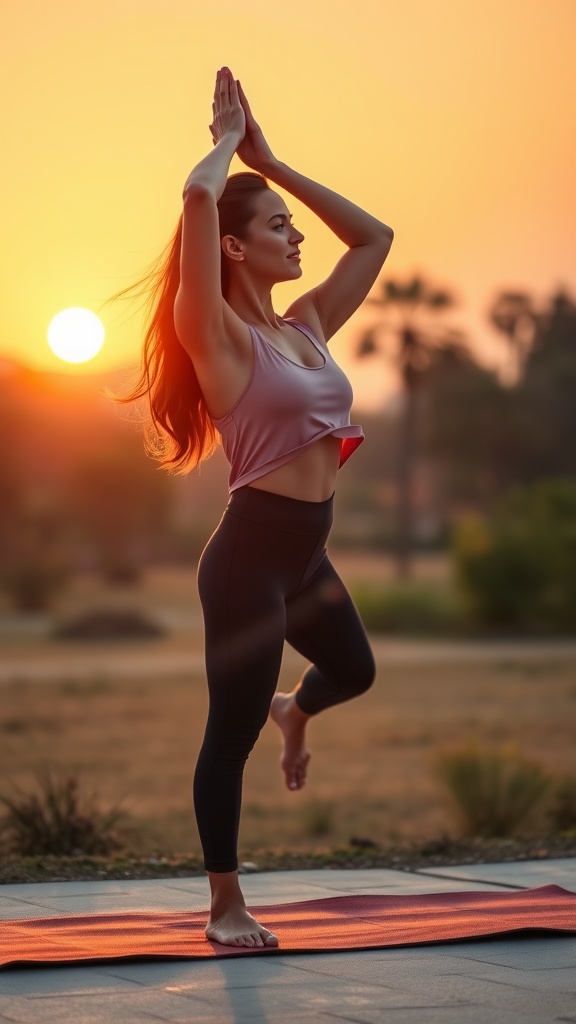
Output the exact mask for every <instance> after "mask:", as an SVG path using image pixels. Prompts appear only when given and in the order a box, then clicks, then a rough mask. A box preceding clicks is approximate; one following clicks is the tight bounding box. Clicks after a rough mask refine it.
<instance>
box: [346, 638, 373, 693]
mask: <svg viewBox="0 0 576 1024" xmlns="http://www.w3.org/2000/svg"><path fill="white" fill-rule="evenodd" d="M375 678H376V662H375V661H374V655H373V654H372V651H371V650H370V648H367V650H366V651H365V652H364V654H363V655H362V656H361V657H358V658H357V659H356V660H355V662H354V666H353V669H352V673H351V676H350V679H349V680H348V685H349V686H350V688H351V691H352V692H351V696H353V697H360V696H361V694H363V693H366V692H367V691H368V690H369V689H370V687H371V686H372V685H373V683H374V680H375Z"/></svg>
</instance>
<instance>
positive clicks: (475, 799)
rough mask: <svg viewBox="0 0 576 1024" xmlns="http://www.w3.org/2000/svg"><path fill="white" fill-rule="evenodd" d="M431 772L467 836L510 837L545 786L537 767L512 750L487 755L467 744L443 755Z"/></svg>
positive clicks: (505, 748) (537, 800) (486, 751)
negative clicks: (452, 806) (453, 807)
mask: <svg viewBox="0 0 576 1024" xmlns="http://www.w3.org/2000/svg"><path fill="white" fill-rule="evenodd" d="M435 770H436V773H437V775H438V777H439V779H440V781H441V782H442V783H443V785H444V786H445V788H446V789H447V791H448V793H449V794H450V797H451V799H452V801H453V804H454V806H455V808H456V812H457V815H458V817H459V819H460V824H461V826H462V829H463V831H464V833H465V834H466V835H469V836H484V837H488V838H505V837H509V836H513V835H514V834H515V832H516V830H517V829H518V828H519V826H520V825H522V824H523V823H524V822H525V820H526V819H527V818H528V815H529V814H530V812H531V811H532V810H534V808H535V807H536V806H537V805H538V804H539V803H540V801H541V800H542V798H543V797H544V795H545V794H546V792H547V791H548V789H549V786H550V780H549V778H548V776H547V775H546V773H545V772H544V770H543V769H542V767H541V766H540V765H539V764H538V763H537V762H536V761H532V760H529V759H528V758H525V757H523V756H522V755H521V754H520V753H519V752H518V751H516V750H515V749H514V748H512V747H501V748H500V749H498V750H490V749H487V748H483V747H480V746H477V745H476V744H474V743H472V742H469V743H468V744H467V745H466V746H463V747H460V748H455V749H451V750H449V749H444V750H441V751H440V752H439V753H438V754H437V756H436V760H435Z"/></svg>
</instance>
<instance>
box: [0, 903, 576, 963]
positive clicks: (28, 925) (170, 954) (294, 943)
mask: <svg viewBox="0 0 576 1024" xmlns="http://www.w3.org/2000/svg"><path fill="white" fill-rule="evenodd" d="M250 909H251V911H252V913H253V914H255V915H256V916H257V918H258V920H259V921H260V922H261V923H262V924H264V925H265V926H266V927H267V928H270V929H271V930H272V931H273V932H274V933H275V934H276V935H278V938H279V940H280V946H279V947H278V949H270V948H265V949H246V948H238V947H235V946H221V945H219V944H218V943H216V942H208V941H207V940H206V938H205V936H204V932H203V929H204V926H205V924H206V916H207V915H206V911H202V912H195V913H187V912H186V911H178V912H177V913H172V912H166V913H157V912H154V913H119V914H77V915H74V916H72V917H43V918H32V919H30V918H29V919H27V920H24V921H2V922H0V966H2V967H9V966H16V965H20V966H22V965H28V966H32V965H38V964H71V963H86V962H100V963H101V962H105V961H111V960H127V959H137V958H143V959H147V960H150V959H152V960H157V959H160V960H169V959H187V960H188V959H196V958H202V957H215V956H216V957H224V956H271V955H275V954H276V953H302V952H307V953H312V952H317V953H324V952H342V951H345V950H348V949H382V948H385V947H390V946H412V945H425V944H427V943H433V942H449V941H455V940H458V939H471V938H480V937H482V936H484V937H487V936H495V935H502V934H505V933H508V932H518V931H526V930H529V931H538V932H541V931H552V932H565V933H576V893H573V892H569V891H567V890H566V889H562V888H560V886H558V885H545V886H542V887H541V888H538V889H522V890H521V891H519V892H516V891H514V892H486V891H483V892H447V893H430V894H424V895H418V896H380V895H379V896H335V897H332V898H328V899H321V900H306V901H305V902H303V903H281V904H273V905H271V906H265V907H252V908H250Z"/></svg>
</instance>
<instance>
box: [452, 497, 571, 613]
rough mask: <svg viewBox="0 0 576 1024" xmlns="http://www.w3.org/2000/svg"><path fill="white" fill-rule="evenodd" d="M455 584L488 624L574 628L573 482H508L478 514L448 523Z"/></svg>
mask: <svg viewBox="0 0 576 1024" xmlns="http://www.w3.org/2000/svg"><path fill="white" fill-rule="evenodd" d="M452 554H453V558H454V561H455V566H456V578H457V583H458V585H459V586H460V588H461V590H462V592H463V594H464V595H465V597H466V598H467V600H469V602H470V604H471V607H472V610H473V612H474V614H475V615H476V617H477V619H478V620H479V621H480V622H481V623H483V624H485V625H488V626H492V627H493V626H498V627H500V628H507V627H515V628H520V629H522V630H527V629H538V630H540V631H545V632H550V631H551V630H552V631H558V629H574V628H575V627H576V484H575V483H573V482H572V481H564V480H557V481H541V482H540V483H538V484H534V485H532V486H530V487H527V488H525V489H520V488H516V489H514V490H512V491H510V492H509V493H508V494H506V495H504V497H502V498H501V499H500V500H499V501H498V502H496V503H495V505H494V507H493V509H492V512H491V513H490V515H489V516H488V517H487V518H486V520H481V519H479V518H475V517H467V518H464V519H463V520H461V521H460V522H459V523H458V524H457V526H456V527H455V529H454V531H453V535H452Z"/></svg>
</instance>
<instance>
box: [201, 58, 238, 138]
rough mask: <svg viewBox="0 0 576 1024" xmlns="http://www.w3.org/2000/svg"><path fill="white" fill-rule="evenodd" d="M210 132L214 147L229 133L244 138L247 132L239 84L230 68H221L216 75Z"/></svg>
mask: <svg viewBox="0 0 576 1024" xmlns="http://www.w3.org/2000/svg"><path fill="white" fill-rule="evenodd" d="M210 131H211V133H212V141H213V142H214V145H216V143H218V142H220V139H222V138H223V137H224V136H225V135H226V134H227V133H228V132H235V133H236V134H237V135H239V137H240V138H243V136H244V133H245V131H246V116H245V114H244V110H243V108H242V104H241V103H240V98H239V96H238V83H237V82H236V81H235V79H234V78H233V77H232V74H231V72H230V70H229V69H228V68H220V70H219V71H218V73H217V75H216V86H215V88H214V102H213V103H212V124H211V125H210Z"/></svg>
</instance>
